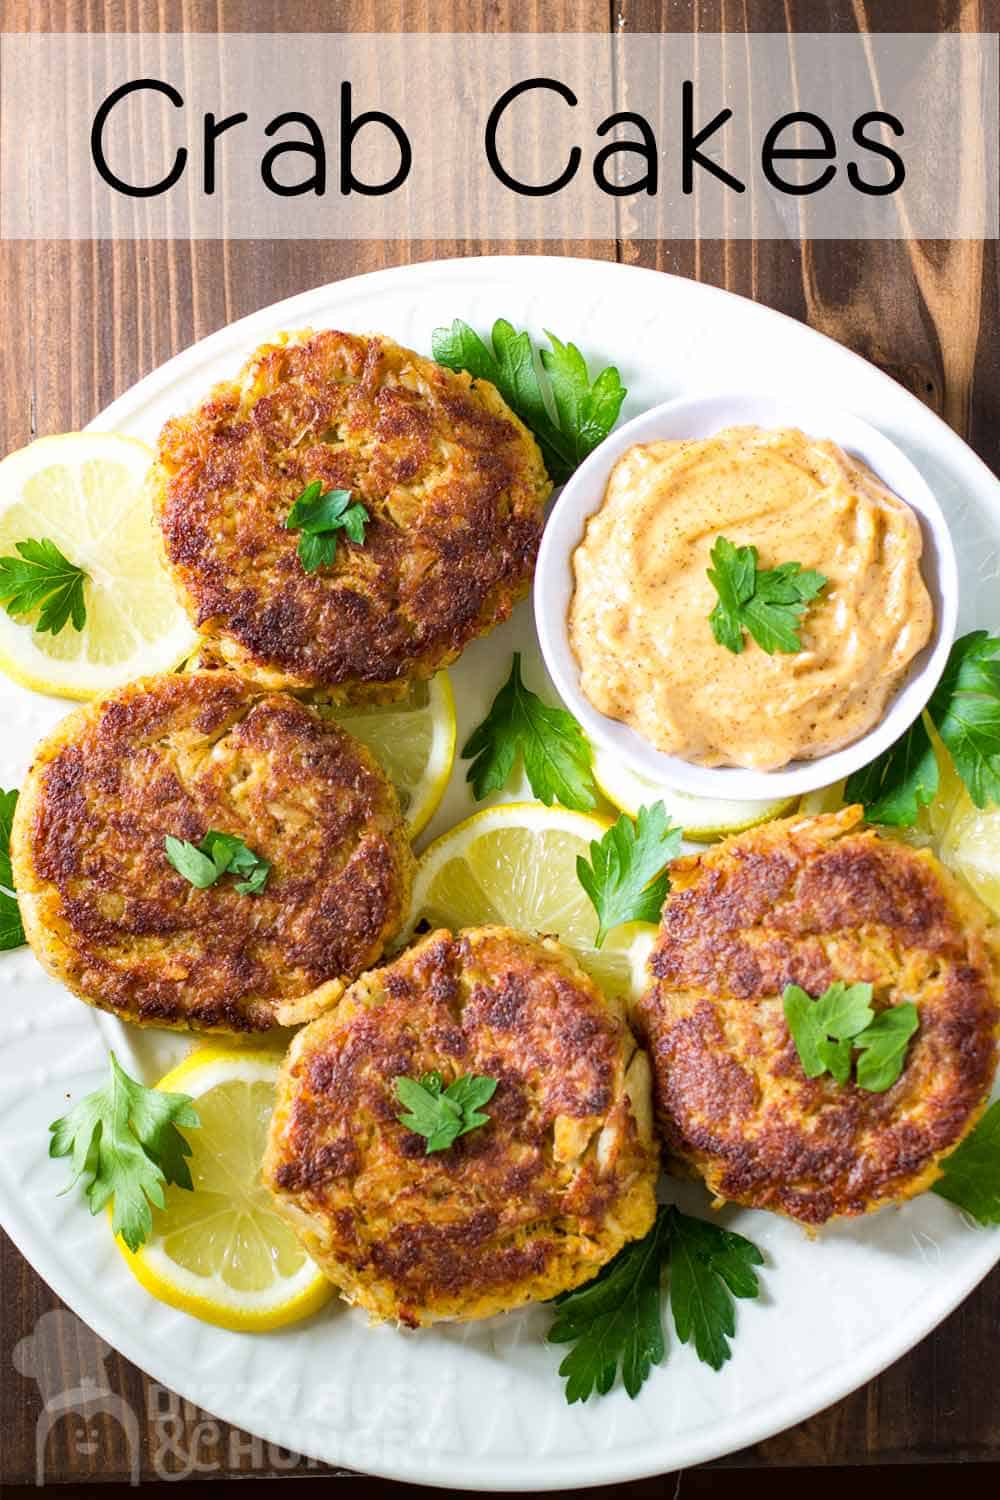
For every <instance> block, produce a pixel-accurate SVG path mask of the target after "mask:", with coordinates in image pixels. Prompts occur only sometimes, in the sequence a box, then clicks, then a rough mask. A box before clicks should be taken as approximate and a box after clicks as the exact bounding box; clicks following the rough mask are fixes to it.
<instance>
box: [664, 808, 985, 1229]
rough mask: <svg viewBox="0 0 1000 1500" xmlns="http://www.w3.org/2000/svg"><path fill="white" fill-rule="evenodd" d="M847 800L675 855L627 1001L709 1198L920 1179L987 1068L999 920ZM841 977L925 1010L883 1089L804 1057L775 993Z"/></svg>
mask: <svg viewBox="0 0 1000 1500" xmlns="http://www.w3.org/2000/svg"><path fill="white" fill-rule="evenodd" d="M861 817H862V810H861V808H859V807H853V808H846V809H845V810H844V811H843V812H842V813H838V814H834V815H829V816H825V817H816V818H801V819H798V818H789V819H785V820H783V821H780V822H775V823H770V824H768V825H767V826H765V827H763V828H760V829H753V830H751V831H750V832H749V833H745V834H740V835H738V836H737V837H735V838H731V839H727V840H726V841H725V842H724V843H722V844H719V845H718V846H717V847H716V848H714V849H712V850H710V851H708V852H707V853H705V854H703V855H699V856H697V857H696V858H691V859H681V860H678V861H677V862H676V863H675V864H674V866H673V872H672V890H671V893H670V895H669V896H668V898H667V901H666V904H665V906H664V908H663V918H662V922H661V927H660V935H659V939H658V942H657V945H656V948H655V949H654V952H653V956H652V959H651V967H652V972H653V975H654V982H653V985H652V988H651V989H650V991H649V992H648V993H647V994H646V996H645V997H644V998H643V1000H642V1001H641V1002H640V1004H639V1007H638V1016H637V1021H638V1027H639V1030H640V1033H641V1034H642V1035H644V1036H645V1037H646V1039H647V1041H648V1044H649V1048H650V1054H651V1060H652V1063H653V1071H654V1098H655V1103H656V1108H657V1115H658V1117H659V1120H660V1123H661V1126H662V1129H663V1132H664V1136H665V1139H666V1142H667V1146H668V1149H669V1151H670V1152H671V1153H672V1154H674V1155H675V1156H676V1157H677V1158H679V1159H680V1160H681V1161H683V1162H686V1163H687V1164H688V1165H690V1166H691V1167H693V1168H694V1169H695V1170H696V1171H697V1172H698V1173H700V1174H701V1176H702V1177H704V1179H705V1181H706V1183H707V1184H708V1186H709V1187H710V1188H711V1189H712V1191H713V1192H714V1193H715V1194H716V1195H717V1196H718V1197H719V1198H720V1199H728V1200H731V1201H733V1202H736V1203H742V1204H746V1205H748V1206H749V1207H754V1208H769V1209H774V1210H776V1211H777V1212H780V1213H784V1214H788V1215H790V1216H791V1217H792V1218H794V1219H798V1220H800V1221H801V1222H803V1223H804V1224H807V1225H819V1224H823V1223H824V1222H825V1221H826V1220H827V1219H830V1218H834V1217H837V1216H840V1215H853V1214H862V1213H867V1212H870V1211H872V1210H874V1209H877V1208H880V1207H882V1206H883V1205H884V1204H886V1203H890V1202H894V1201H900V1200H902V1199H905V1198H908V1197H911V1196H912V1195H913V1194H915V1193H918V1192H922V1191H923V1190H924V1189H925V1188H927V1187H930V1186H931V1184H932V1183H933V1182H934V1181H935V1179H936V1178H937V1177H938V1176H939V1175H940V1168H939V1165H938V1163H939V1161H940V1160H941V1158H942V1157H943V1156H945V1155H946V1154H947V1153H948V1152H949V1151H952V1150H953V1149H954V1148H955V1146H957V1145H958V1143H959V1142H960V1141H961V1140H962V1138H963V1136H965V1135H966V1134H967V1133H968V1131H969V1130H970V1129H971V1128H972V1126H973V1125H974V1124H975V1122H976V1120H977V1118H978V1117H979V1115H980V1114H981V1112H982V1110H983V1109H984V1108H985V1104H986V1101H987V1098H988V1095H989V1091H990V1087H991V1084H992V1080H993V1074H994V1071H995V1068H996V1060H997V1037H998V1033H1000V998H998V952H1000V949H998V942H997V930H996V928H995V927H994V926H993V924H992V922H991V920H990V918H989V916H988V914H987V912H986V911H985V909H984V908H983V907H982V906H981V905H980V904H979V902H978V901H977V900H976V899H975V898H973V897H972V896H971V895H969V894H968V893H967V892H966V891H965V890H964V889H963V888H962V887H961V886H960V885H959V884H958V882H957V881H956V880H955V879H954V877H953V876H951V875H950V874H949V873H948V871H947V870H945V869H944V868H943V866H942V865H941V864H940V863H939V862H938V861H937V860H936V859H935V858H934V857H933V856H932V855H931V854H930V853H929V852H928V851H927V850H923V849H920V850H918V849H914V848H911V847H909V846H907V845H905V844H901V843H898V842H895V841H892V840H889V839H887V838H883V837H880V836H879V835H878V834H876V833H875V832H874V830H872V829H865V828H863V827H862V826H861ZM835 979H843V980H847V981H867V982H869V983H871V984H872V985H873V986H874V999H873V1004H874V1005H875V1007H876V1008H877V1009H879V1010H881V1009H883V1008H884V1007H886V1006H889V1005H896V1004H900V1003H902V1002H904V1001H908V1000H909V1001H913V1002H914V1003H915V1004H916V1005H917V1007H918V1009H919V1016H920V1025H919V1030H918V1031H917V1033H916V1036H915V1038H914V1040H913V1041H912V1042H911V1044H910V1048H909V1051H908V1053H907V1058H906V1064H905V1067H904V1069H903V1072H902V1074H901V1076H900V1078H899V1080H898V1081H897V1082H896V1083H895V1084H894V1085H893V1086H892V1088H890V1089H889V1090H887V1092H885V1093H882V1094H876V1093H868V1092H866V1091H865V1090H864V1089H860V1088H858V1087H857V1086H856V1085H855V1084H853V1083H850V1084H848V1085H846V1086H844V1087H841V1086H839V1085H838V1084H836V1083H835V1082H834V1080H833V1079H832V1078H831V1077H830V1076H829V1075H824V1076H823V1077H821V1078H817V1079H813V1080H810V1079H808V1078H807V1077H806V1075H805V1073H804V1072H803V1070H802V1067H801V1064H800V1062H799V1059H798V1054H797V1052H796V1050H795V1044H794V1042H793V1040H792V1038H791V1036H790V1035H789V1032H788V1028H787V1026H786V1024H785V1019H784V1013H783V1008H782V1001H781V996H782V992H783V990H784V987H785V985H787V984H798V985H801V986H802V988H803V989H805V990H807V991H808V993H809V994H811V995H814V996H816V995H819V994H821V993H822V992H823V990H825V989H826V987H827V986H828V985H829V984H830V983H831V982H832V981H833V980H835Z"/></svg>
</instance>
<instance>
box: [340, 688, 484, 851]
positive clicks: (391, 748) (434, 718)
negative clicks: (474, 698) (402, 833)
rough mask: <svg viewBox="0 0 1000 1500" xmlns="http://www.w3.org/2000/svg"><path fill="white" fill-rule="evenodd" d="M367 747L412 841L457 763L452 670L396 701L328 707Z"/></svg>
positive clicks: (434, 808) (434, 809) (426, 820)
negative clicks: (390, 787)
mask: <svg viewBox="0 0 1000 1500" xmlns="http://www.w3.org/2000/svg"><path fill="white" fill-rule="evenodd" d="M323 712H324V713H329V714H331V715H332V716H333V718H335V719H336V720H337V722H338V723H339V724H342V725H343V726H344V728H345V729H346V730H347V731H348V733H350V734H353V735H354V738H355V739H358V740H360V741H361V743H362V744H363V745H367V746H368V748H369V750H370V751H371V752H372V754H373V755H374V756H375V759H376V760H377V761H378V762H379V764H380V765H381V767H382V769H383V770H384V771H385V773H386V775H387V776H388V778H389V780H390V781H391V782H392V784H393V786H394V787H395V788H396V791H397V793H398V795H399V805H400V807H401V808H402V810H403V816H404V817H405V819H406V827H407V832H408V833H409V835H410V838H411V839H415V838H416V837H417V835H418V834H419V833H420V832H421V831H422V830H423V829H424V828H426V827H427V824H428V823H429V822H430V820H431V818H432V817H433V816H434V814H435V812H436V811H437V808H438V804H439V803H440V801H441V798H442V797H443V796H444V792H445V788H446V787H447V785H448V778H449V776H450V775H451V768H452V765H453V764H454V760H455V699H454V697H453V695H452V691H451V682H450V680H449V677H448V673H447V672H438V674H437V675H436V676H435V677H432V678H431V680H430V682H414V683H411V684H410V687H409V689H408V691H407V695H406V697H405V698H401V699H399V701H398V702H396V703H389V704H386V705H385V706H384V707H383V706H374V707H365V708H334V709H324V710H323Z"/></svg>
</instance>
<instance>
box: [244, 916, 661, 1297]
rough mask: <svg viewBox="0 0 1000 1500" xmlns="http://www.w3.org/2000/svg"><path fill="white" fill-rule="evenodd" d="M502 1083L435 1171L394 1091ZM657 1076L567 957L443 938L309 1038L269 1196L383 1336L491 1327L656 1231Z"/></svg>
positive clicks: (283, 1113) (506, 939) (355, 989)
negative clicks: (436, 1324) (415, 1084)
mask: <svg viewBox="0 0 1000 1500" xmlns="http://www.w3.org/2000/svg"><path fill="white" fill-rule="evenodd" d="M428 1072H437V1073H439V1074H440V1076H441V1079H442V1080H443V1083H444V1085H445V1086H447V1085H448V1084H450V1083H451V1082H452V1081H453V1080H454V1079H456V1078H457V1077H460V1076H463V1075H466V1074H481V1075H485V1076H487V1077H490V1078H494V1079H496V1080H498V1082H497V1088H496V1092H495V1093H494V1095H493V1097H492V1099H491V1100H490V1101H489V1103H488V1104H486V1105H485V1106H484V1108H485V1112H486V1113H487V1114H488V1115H489V1123H488V1124H486V1125H482V1126H480V1127H479V1128H477V1129H474V1130H471V1131H470V1132H469V1133H468V1134H465V1135H462V1136H460V1137H459V1139H458V1140H457V1141H455V1143H454V1144H453V1145H451V1146H449V1147H447V1148H446V1149H444V1150H439V1151H434V1152H433V1153H430V1154H428V1152H427V1150H426V1147H427V1144H428V1142H427V1141H426V1140H425V1138H424V1137H423V1136H421V1135H417V1134H414V1133H413V1132H412V1131H411V1130H409V1129H408V1128H407V1127H406V1126H405V1125H403V1124H401V1123H400V1121H399V1119H398V1118H397V1116H398V1115H399V1114H400V1113H401V1110H402V1106H401V1104H400V1102H399V1100H398V1098H397V1095H396V1079H397V1078H398V1077H401V1076H406V1077H410V1078H416V1079H419V1078H420V1077H421V1076H423V1075H424V1074H426V1073H428ZM649 1086H650V1085H649V1066H648V1063H647V1061H646V1058H645V1055H644V1054H643V1053H642V1052H641V1051H639V1050H637V1048H636V1044H635V1040H634V1038H633V1037H632V1034H631V1032H630V1030H629V1028H628V1024H627V1022H626V1021H625V1019H624V1017H623V1015H621V1013H620V1012H619V1011H618V1010H617V1009H616V1008H615V1007H614V1006H613V1005H612V1004H611V1002H610V1001H608V1000H607V999H606V998H605V997H604V995H603V994H602V993H601V991H600V990H599V989H598V988H597V986H596V985H595V984H594V982H593V980H592V979H590V978H589V977H588V976H587V975H586V974H585V973H584V971H583V970H582V969H581V968H580V966H579V965H578V964H577V962H576V960H575V959H574V958H573V957H572V956H571V955H570V954H569V953H568V952H567V950H566V949H565V948H563V947H562V946H561V945H560V944H559V943H557V942H556V941H555V940H554V939H552V938H534V937H528V936H526V935H525V934H523V933H519V932H514V931H511V930H510V929H509V928H503V927H482V928H473V929H469V930H468V931H466V932H461V933H458V934H456V935H454V936H453V935H452V934H451V933H450V932H445V931H439V932H434V933H431V934H430V935H429V936H427V937H425V938H423V939H421V940H420V941H419V942H418V943H417V944H416V945H415V946H414V947H412V948H410V949H409V950H408V951H407V952H405V953H403V954H402V956H401V957H399V958H397V959H396V960H395V961H394V962H393V963H391V964H389V965H388V966H386V967H385V968H382V969H377V970H375V971H374V972H373V973H371V974H366V975H364V976H363V978H361V979H360V980H358V982H357V983H356V984H354V985H352V986H351V988H350V989H349V990H348V992H347V994H346V995H345V996H344V998H343V999H342V1000H341V1002H340V1004H339V1005H338V1006H337V1008H336V1009H335V1010H332V1011H330V1012H329V1013H328V1014H327V1015H324V1016H321V1017H320V1018H319V1020H317V1021H314V1022H313V1023H312V1025H310V1026H307V1027H306V1028H305V1029H304V1030H303V1031H302V1032H300V1033H299V1035H298V1036H297V1037H296V1038H295V1040H294V1041H293V1043H292V1046H291V1049H290V1051H289V1054H288V1057H287V1058H286V1060H285V1064H284V1067H283V1069H282V1074H281V1078H280V1081H279V1084H278V1100H277V1105H276V1108H275V1111H274V1116H273V1119H272V1122H271V1134H270V1139H269V1142H268V1148H267V1154H266V1157H265V1161H264V1179H265V1181H266V1182H267V1184H268V1185H269V1187H270V1188H271V1189H272V1191H273V1192H274V1194H275V1195H276V1201H277V1204H278V1207H279V1210H280V1211H281V1212H282V1213H283V1214H284V1215H285V1216H286V1217H287V1218H288V1220H289V1222H290V1223H291V1224H292V1225H293V1227H294V1228H295V1229H296V1231H297V1233H298V1235H299V1237H300V1239H301V1240H302V1243H303V1244H304V1246H305V1247H306V1249H307V1250H308V1251H309V1254H310V1255H311V1256H312V1257H313V1258H314V1259H315V1260H316V1262H317V1264H318V1265H320V1266H321V1267H322V1268H323V1270H324V1271H325V1272H326V1274H327V1276H329V1278H330V1280H331V1281H332V1282H334V1284H335V1285H336V1286H338V1287H339V1288H340V1290H341V1293H342V1294H343V1296H344V1297H345V1298H346V1299H347V1300H348V1301H350V1302H354V1303H358V1304H360V1305H361V1306H362V1307H365V1308H367V1310H368V1312H369V1313H370V1314H371V1316H372V1317H373V1318H374V1319H397V1320H398V1321H399V1322H401V1323H406V1324H409V1325H411V1326H415V1325H417V1324H421V1323H430V1322H433V1321H435V1320H436V1319H440V1318H458V1319H467V1318H485V1317H489V1316H491V1315H492V1314H494V1313H499V1312H505V1311H507V1310H508V1309H510V1308H514V1307H520V1306H521V1305H522V1304H523V1303H525V1302H531V1301H538V1300H542V1299H544V1298H547V1297H552V1296H555V1294H556V1293H557V1292H562V1291H566V1290H567V1289H568V1288H570V1287H574V1286H578V1285H579V1284H580V1283H582V1282H584V1281H588V1280H589V1279H590V1278H591V1277H592V1276H594V1275H595V1274H596V1273H597V1271H599V1270H600V1268H601V1266H602V1265H604V1264H605V1262H606V1261H608V1260H610V1259H611V1257H612V1256H613V1255H615V1254H616V1253H617V1252H618V1251H619V1250H620V1249H621V1247H622V1246H623V1245H624V1244H625V1243H626V1242H627V1241H629V1240H631V1239H635V1238H637V1237H638V1236H640V1235H643V1234H645V1233H646V1231H647V1230H648V1229H649V1227H650V1225H651V1224H652V1222H653V1216H654V1213H655V1202H654V1186H655V1182H656V1170H657V1168H656V1152H655V1149H654V1146H653V1140H652V1117H651V1106H650V1099H649Z"/></svg>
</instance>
